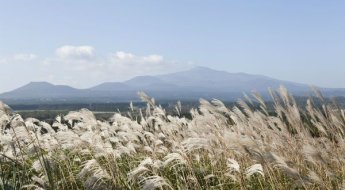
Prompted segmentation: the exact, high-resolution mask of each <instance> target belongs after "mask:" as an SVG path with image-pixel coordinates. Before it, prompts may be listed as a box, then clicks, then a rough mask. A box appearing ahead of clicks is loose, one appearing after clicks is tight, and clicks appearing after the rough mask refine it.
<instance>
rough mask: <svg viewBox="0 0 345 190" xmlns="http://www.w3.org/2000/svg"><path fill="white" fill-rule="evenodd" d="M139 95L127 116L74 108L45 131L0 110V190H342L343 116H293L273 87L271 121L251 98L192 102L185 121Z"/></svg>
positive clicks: (306, 111)
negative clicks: (103, 116) (105, 116)
mask: <svg viewBox="0 0 345 190" xmlns="http://www.w3.org/2000/svg"><path fill="white" fill-rule="evenodd" d="M140 96H141V98H142V99H143V101H145V102H146V103H147V108H146V110H138V109H136V108H135V107H134V105H133V104H130V112H129V113H128V116H124V115H120V114H115V115H114V116H113V117H112V118H111V119H110V120H109V121H98V120H96V118H95V116H94V115H93V114H92V112H90V111H88V110H86V109H82V110H80V111H78V112H70V113H69V114H67V115H65V116H58V117H57V118H56V120H55V122H54V123H53V124H52V125H49V124H48V123H45V122H42V121H39V120H37V119H33V118H29V119H26V120H23V119H22V117H21V116H20V115H17V114H13V113H11V111H10V109H9V107H8V106H6V105H4V104H2V103H1V104H0V127H1V128H0V189H49V190H53V189H147V190H148V189H344V188H345V182H344V177H345V167H344V165H345V143H344V136H345V112H344V110H341V109H339V108H338V107H337V106H336V105H333V104H327V105H326V104H322V106H315V104H314V103H313V101H312V100H308V102H307V105H306V107H299V106H298V105H297V104H296V102H295V100H294V98H293V97H292V96H291V95H290V94H289V93H288V91H287V90H286V89H284V88H280V89H279V91H277V92H276V91H271V97H272V100H273V102H274V113H272V112H271V111H269V110H268V108H267V106H266V104H265V101H264V100H263V98H262V97H260V95H258V94H253V96H252V98H251V99H248V97H247V98H246V99H247V101H242V100H239V101H238V104H237V106H235V107H233V108H231V109H229V108H227V107H225V106H224V104H223V103H222V102H221V101H219V100H212V101H211V102H209V101H206V100H200V106H199V108H198V109H192V110H190V112H191V115H192V119H186V118H183V117H180V116H171V115H168V114H166V112H165V110H164V109H162V108H161V107H160V106H159V105H156V103H155V101H154V99H153V98H151V97H149V96H147V95H146V94H144V93H140ZM320 98H321V97H320ZM254 101H255V102H257V103H259V104H260V106H259V107H260V108H259V109H252V108H253V105H252V104H253V102H254ZM321 101H322V98H321ZM176 113H177V115H180V113H181V104H180V103H177V105H176Z"/></svg>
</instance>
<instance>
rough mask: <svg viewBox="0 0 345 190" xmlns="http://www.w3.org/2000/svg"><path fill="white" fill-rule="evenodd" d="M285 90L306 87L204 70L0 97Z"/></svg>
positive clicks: (84, 98) (85, 98) (111, 98)
mask: <svg viewBox="0 0 345 190" xmlns="http://www.w3.org/2000/svg"><path fill="white" fill-rule="evenodd" d="M280 85H283V86H285V87H286V88H288V90H289V91H290V92H291V93H293V94H295V95H301V96H303V95H308V94H309V91H310V88H309V85H306V84H300V83H294V82H289V81H282V80H277V79H274V78H270V77H266V76H262V75H252V74H246V73H228V72H225V71H217V70H213V69H209V68H205V67H196V68H193V69H190V70H187V71H182V72H176V73H171V74H164V75H156V76H138V77H134V78H132V79H130V80H127V81H124V82H105V83H102V84H100V85H97V86H94V87H91V88H88V89H76V88H72V87H69V86H65V85H53V84H50V83H47V82H31V83H29V84H27V85H25V86H23V87H20V88H18V89H15V90H13V91H10V92H6V93H3V94H0V100H5V102H6V101H12V102H16V101H21V102H29V101H48V102H49V101H50V102H60V101H63V102H119V101H121V102H123V101H131V100H133V101H136V100H138V97H137V92H138V91H140V90H143V91H145V92H147V93H148V94H149V95H151V96H153V97H155V98H156V99H166V100H176V99H180V100H187V99H188V100H197V99H199V98H207V99H210V98H218V99H222V100H234V99H237V98H240V97H242V94H243V92H247V93H250V92H252V91H253V90H255V91H257V92H260V93H262V94H264V95H265V94H267V89H268V88H269V87H271V88H273V89H276V88H278V87H279V86H280ZM321 90H322V91H323V92H324V93H325V94H326V95H332V96H335V95H336V96H344V95H345V90H344V89H331V88H321Z"/></svg>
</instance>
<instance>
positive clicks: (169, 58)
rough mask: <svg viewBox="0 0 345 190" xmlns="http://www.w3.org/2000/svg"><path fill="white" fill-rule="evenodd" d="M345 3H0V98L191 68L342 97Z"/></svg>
mask: <svg viewBox="0 0 345 190" xmlns="http://www.w3.org/2000/svg"><path fill="white" fill-rule="evenodd" d="M344 10H345V1H336V0H333V1H326V0H309V1H308V0H305V1H300V0H296V1H293V0H291V1H282V0H281V1H280V0H265V1H262V0H248V1H245V0H238V1H225V0H224V1H221V0H202V1H201V0H185V1H182V0H174V1H167V0H161V1H158V0H157V1H153V0H140V1H138V0H126V1H124V0H123V1H115V0H114V1H110V0H109V1H105V0H97V1H96V0H73V1H71V0H59V1H52V0H51V1H49V0H45V1H43V0H22V1H18V0H0V80H1V81H2V82H1V83H0V92H3V91H7V90H11V89H13V88H16V87H18V86H20V85H23V84H25V83H28V82H30V81H42V80H45V81H49V82H53V83H55V84H69V85H71V86H74V87H81V88H82V87H89V86H92V85H95V84H97V83H100V82H104V81H122V80H125V79H128V78H130V77H133V76H136V75H145V74H157V73H166V72H171V71H178V70H183V69H186V68H189V67H192V66H194V65H200V66H207V67H210V68H214V69H219V70H226V71H229V72H246V73H253V74H262V75H267V76H270V77H274V78H278V79H282V80H290V81H295V82H301V83H307V84H314V85H318V86H327V87H345V77H344V76H345V75H344V73H345V11H344Z"/></svg>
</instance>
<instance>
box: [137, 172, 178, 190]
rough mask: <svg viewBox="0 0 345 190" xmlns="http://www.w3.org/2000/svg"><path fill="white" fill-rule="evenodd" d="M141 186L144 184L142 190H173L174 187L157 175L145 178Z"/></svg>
mask: <svg viewBox="0 0 345 190" xmlns="http://www.w3.org/2000/svg"><path fill="white" fill-rule="evenodd" d="M140 184H142V185H141V189H142V190H152V189H157V188H160V189H162V188H163V187H166V188H168V189H173V188H172V186H171V185H170V184H169V183H168V182H167V181H166V180H165V179H164V178H162V177H160V176H157V175H154V176H150V177H146V178H144V179H143V180H141V181H140Z"/></svg>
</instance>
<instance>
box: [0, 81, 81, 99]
mask: <svg viewBox="0 0 345 190" xmlns="http://www.w3.org/2000/svg"><path fill="white" fill-rule="evenodd" d="M66 95H68V96H69V97H75V96H80V95H82V92H81V90H79V89H76V88H72V87H70V86H66V85H53V84H50V83H48V82H30V83H29V84H27V85H25V86H22V87H20V88H17V89H15V90H13V91H11V92H6V93H3V94H1V95H0V98H2V99H33V98H38V99H41V98H62V97H65V96H66Z"/></svg>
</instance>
